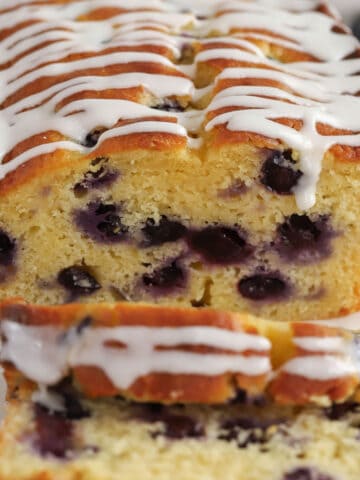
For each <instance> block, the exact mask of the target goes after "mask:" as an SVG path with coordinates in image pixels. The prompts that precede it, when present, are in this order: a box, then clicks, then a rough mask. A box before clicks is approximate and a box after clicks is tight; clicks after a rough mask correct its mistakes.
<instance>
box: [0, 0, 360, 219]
mask: <svg viewBox="0 0 360 480" xmlns="http://www.w3.org/2000/svg"><path fill="white" fill-rule="evenodd" d="M193 3H194V2H192V1H190V0H168V1H165V0H132V1H131V2H130V3H129V2H128V1H125V0H101V1H100V0H83V1H74V2H71V3H67V4H64V5H59V4H58V5H56V4H46V3H45V4H44V5H33V4H32V2H31V1H30V0H24V1H16V2H13V1H11V0H4V1H2V4H1V8H2V9H4V10H6V9H11V10H10V11H8V12H6V11H5V12H3V13H2V14H1V12H0V31H1V30H4V29H8V28H11V27H15V26H16V25H18V24H20V23H22V22H24V20H25V19H26V20H27V21H33V22H35V23H33V24H30V25H28V26H25V27H24V28H20V29H17V30H16V31H14V32H13V33H12V34H11V35H9V36H8V37H6V38H5V39H4V40H3V41H1V42H0V58H1V61H2V62H3V64H4V65H5V64H6V63H7V62H10V65H9V66H8V67H7V68H5V69H3V70H1V71H0V102H4V101H6V99H8V98H9V97H10V96H11V95H13V94H15V93H16V92H17V91H18V90H19V89H21V88H23V87H26V86H27V85H29V84H30V83H37V82H38V81H39V79H40V78H41V77H45V76H47V77H53V79H54V82H55V84H54V85H52V86H50V87H47V88H46V87H44V88H40V87H39V91H38V92H37V93H34V94H30V95H29V96H27V97H26V98H24V99H19V100H18V101H17V102H15V103H14V104H12V105H9V106H8V107H7V108H4V109H3V110H2V111H1V112H0V127H1V130H0V131H1V133H0V179H1V178H3V177H4V176H5V175H6V174H8V173H9V172H11V171H12V170H14V169H15V168H17V167H18V166H19V165H21V164H22V163H24V162H26V161H28V160H29V159H31V158H33V157H35V156H38V155H42V154H44V153H51V152H54V151H56V150H59V149H69V150H73V151H78V152H79V153H80V154H81V153H84V154H87V153H89V150H88V149H85V148H84V147H82V146H81V142H82V141H83V140H84V137H85V136H86V134H87V133H88V132H89V131H90V130H91V129H93V128H95V127H97V126H100V125H103V126H106V127H107V128H111V130H109V131H108V132H106V133H104V134H103V135H102V136H101V137H100V139H99V142H100V143H101V142H103V141H104V140H106V138H109V137H114V136H118V137H120V136H122V135H129V134H133V133H138V132H142V131H146V132H151V133H155V132H164V133H167V134H170V135H177V136H181V137H185V138H187V140H188V145H189V147H190V148H198V147H199V146H201V143H202V142H201V139H196V138H192V137H193V136H194V135H195V136H196V134H197V133H199V131H201V129H202V128H203V126H204V127H205V128H206V130H211V129H213V128H214V127H216V126H219V125H226V127H227V128H228V129H229V130H231V131H248V132H253V133H258V134H262V135H265V136H267V137H270V138H274V139H279V140H280V141H281V142H283V143H284V145H286V146H289V147H290V148H293V149H296V150H297V151H298V152H299V153H300V162H299V167H300V169H301V170H302V172H303V176H302V177H301V179H300V181H299V183H298V185H297V187H296V188H295V189H294V194H295V197H296V201H297V204H298V207H299V208H300V209H302V210H307V209H310V208H311V207H312V206H313V205H314V203H315V201H316V185H317V182H318V180H319V176H320V174H321V168H322V160H323V157H324V154H325V152H326V151H327V150H329V149H330V148H331V147H333V146H334V145H337V144H342V145H349V146H353V147H354V146H359V145H360V134H357V133H356V132H360V119H359V116H358V114H357V113H358V111H359V109H360V99H359V98H358V97H356V96H355V95H356V94H357V93H358V92H359V91H360V74H359V72H360V59H353V60H343V58H345V57H346V56H347V55H349V54H351V53H352V52H353V51H354V50H355V49H356V48H358V46H359V45H358V43H357V41H356V39H355V38H354V37H352V36H351V35H347V34H339V33H335V32H333V31H332V29H333V27H334V26H335V25H336V24H337V22H338V19H337V18H333V17H331V16H328V15H325V14H322V13H320V12H317V11H315V10H316V9H317V8H318V7H319V6H320V5H322V4H324V2H319V1H317V0H256V1H252V2H248V1H242V0H231V1H225V2H222V1H220V0H214V1H212V2H209V1H208V0H197V2H196V4H195V5H193ZM102 7H119V8H121V9H124V10H125V11H123V12H121V13H120V14H118V15H116V16H115V17H112V18H110V19H108V20H106V21H76V19H77V17H79V16H81V15H85V14H86V13H88V12H91V11H93V10H96V9H98V8H102ZM189 12H193V13H189ZM196 15H198V17H196ZM269 18H271V22H269ZM233 28H238V29H248V30H249V32H244V31H239V32H235V33H231V34H230V35H229V31H230V30H231V29H233ZM214 32H217V33H218V34H219V35H221V36H218V37H212V38H207V36H208V35H209V34H210V33H214ZM279 35H280V37H279ZM193 41H195V42H199V43H200V44H203V46H204V47H205V50H201V51H200V52H199V53H198V54H197V55H196V58H195V62H194V64H193V65H176V64H175V63H173V61H172V60H173V59H177V58H179V57H180V56H181V51H182V47H183V46H185V45H186V44H187V43H192V42H193ZM257 41H265V42H270V43H274V44H276V45H280V46H282V47H283V48H290V49H292V50H295V51H298V52H300V55H301V54H302V53H303V52H307V53H309V54H310V55H312V56H313V57H316V58H318V60H319V61H318V62H298V63H292V64H286V65H285V64H281V63H279V62H277V61H275V60H271V59H269V58H266V56H265V54H264V53H263V52H262V50H261V49H260V48H259V47H258V46H257V45H255V43H254V42H257ZM213 42H218V43H219V42H220V43H221V44H222V46H221V48H220V47H219V46H217V47H216V46H211V44H212V43H213ZM149 46H153V47H165V48H166V51H167V52H168V55H169V58H167V57H166V56H164V55H160V54H158V53H150V52H149V51H145V49H146V48H147V47H149ZM120 47H122V48H125V51H116V48H120ZM134 47H138V48H139V49H140V50H142V51H131V49H132V48H134ZM109 48H112V49H114V50H115V51H112V52H106V49H109ZM83 52H90V53H91V52H93V54H94V55H92V56H90V57H88V58H81V59H75V60H72V61H67V62H64V61H61V59H62V58H64V57H66V56H68V55H76V54H81V53H83ZM95 55H96V56H95ZM171 56H173V59H171ZM214 59H230V60H236V61H238V62H240V63H244V64H248V66H247V67H241V68H228V69H225V70H224V71H223V72H222V73H221V74H220V76H219V78H218V80H221V79H231V78H235V79H236V78H238V79H240V78H248V77H253V78H258V79H263V80H273V81H275V82H280V83H281V84H282V85H283V86H284V87H285V89H288V90H289V92H286V91H285V90H284V89H281V88H279V87H275V86H274V87H271V88H270V87H266V88H265V87H257V86H247V87H240V86H239V87H236V88H229V89H226V90H223V91H221V92H219V93H218V94H217V95H216V96H215V97H214V98H213V99H212V102H211V104H210V105H209V107H208V108H207V109H205V110H200V111H198V110H191V109H188V111H187V112H184V113H183V114H175V113H173V112H161V111H157V110H154V109H152V108H150V107H148V106H145V105H139V104H137V103H135V102H130V101H121V100H108V101H105V100H85V99H83V100H76V101H72V102H70V103H69V104H68V105H66V106H65V107H63V108H61V109H58V108H57V106H58V105H59V102H61V101H62V100H66V99H67V98H70V96H71V95H76V94H80V93H81V92H83V91H85V90H91V91H94V92H101V91H104V90H110V89H119V88H132V87H138V86H141V85H142V86H143V87H144V88H145V89H146V90H148V92H150V93H151V94H152V95H153V96H154V97H155V99H159V103H161V101H162V100H163V99H164V98H166V97H169V96H174V97H187V98H189V99H190V100H192V101H197V100H198V99H199V98H201V95H202V94H205V93H208V91H209V90H200V91H197V90H196V89H195V87H194V81H195V77H196V72H197V65H199V63H201V62H208V61H211V60H214ZM140 63H141V64H147V65H157V66H158V67H159V68H161V67H165V68H168V69H170V70H171V72H173V75H169V74H167V73H165V74H164V73H146V72H138V71H137V68H136V65H139V64H140ZM125 64H131V65H134V69H133V71H131V72H124V73H121V74H115V75H110V74H107V75H105V74H104V72H103V73H101V74H100V73H99V74H98V73H97V74H94V75H93V74H92V75H89V74H88V71H89V69H96V70H99V71H100V70H101V69H104V67H110V66H113V65H124V66H125ZM249 64H250V65H251V66H252V67H251V68H249ZM184 74H185V77H184ZM60 75H74V76H75V77H74V78H71V79H68V80H63V79H61V77H60ZM57 79H58V80H57ZM210 89H211V86H210ZM264 97H271V98H264ZM155 99H154V100H155ZM222 107H227V108H230V111H228V112H227V113H226V114H218V115H215V118H213V119H212V120H211V121H209V122H208V123H206V121H205V119H206V115H207V114H208V113H209V112H214V111H215V110H216V109H219V108H222ZM231 107H233V109H231ZM239 107H241V110H239ZM24 109H26V110H28V112H23V110H24ZM67 113H72V114H71V115H69V116H66V114H67ZM154 116H159V117H160V118H161V117H164V118H165V117H173V119H174V121H175V122H176V123H173V122H171V121H168V120H164V121H159V122H154V121H152V122H150V121H144V120H143V118H144V117H154ZM279 117H285V118H290V119H294V120H301V121H302V122H303V127H302V128H301V130H300V131H296V130H295V129H293V128H290V127H287V126H284V125H281V124H279V123H278V122H276V121H274V120H276V119H277V118H279ZM34 118H36V122H34V120H33V119H34ZM127 119H133V120H135V121H134V122H132V123H131V124H129V125H126V126H124V127H120V128H112V127H113V125H114V124H116V123H117V121H118V120H127ZM320 122H321V123H324V124H326V125H330V126H331V127H334V128H338V129H344V130H348V131H349V133H350V132H352V131H353V132H355V133H354V134H349V135H331V136H330V135H329V136H324V135H321V134H320V133H319V132H318V131H317V125H318V124H319V123H320ZM50 128H51V129H53V130H55V131H58V132H60V133H61V134H62V135H63V137H65V138H64V140H62V141H60V142H52V143H49V144H46V145H40V146H36V147H34V148H31V149H30V150H28V151H26V152H24V153H22V154H20V155H19V156H17V157H15V158H13V159H12V160H11V161H9V162H8V163H6V164H1V159H2V158H4V156H5V155H6V154H7V153H8V152H9V151H11V150H12V149H13V148H14V147H15V146H16V145H17V144H18V143H19V142H21V141H23V140H26V139H27V138H29V137H30V136H32V135H35V134H41V133H43V132H45V131H47V130H49V129H50Z"/></svg>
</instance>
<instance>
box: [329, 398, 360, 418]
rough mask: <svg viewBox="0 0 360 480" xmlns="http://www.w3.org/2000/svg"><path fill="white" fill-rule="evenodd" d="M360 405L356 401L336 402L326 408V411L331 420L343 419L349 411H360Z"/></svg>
mask: <svg viewBox="0 0 360 480" xmlns="http://www.w3.org/2000/svg"><path fill="white" fill-rule="evenodd" d="M359 407H360V405H359V404H358V403H354V402H346V403H336V404H334V405H332V406H331V407H328V408H325V409H324V413H325V415H326V417H327V418H328V419H329V420H341V419H342V418H344V417H346V415H348V414H349V413H354V412H358V411H359V410H360V408H359Z"/></svg>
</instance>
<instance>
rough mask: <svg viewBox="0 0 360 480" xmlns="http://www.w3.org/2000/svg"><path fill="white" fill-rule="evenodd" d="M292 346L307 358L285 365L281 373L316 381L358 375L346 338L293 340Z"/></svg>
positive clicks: (302, 338)
mask: <svg viewBox="0 0 360 480" xmlns="http://www.w3.org/2000/svg"><path fill="white" fill-rule="evenodd" d="M293 342H294V344H295V345H296V346H297V347H300V348H301V349H302V350H305V351H306V352H308V354H307V355H299V356H297V357H295V358H293V359H291V360H290V361H288V362H286V363H285V365H284V366H283V367H282V369H281V370H282V371H285V372H287V373H290V374H292V375H298V376H301V377H305V378H307V379H311V380H317V381H326V380H332V379H337V378H343V377H345V376H348V375H359V371H358V369H357V365H356V363H355V362H354V359H353V355H352V351H351V350H352V344H351V342H350V341H349V340H347V339H345V337H341V336H333V337H324V336H311V337H294V339H293Z"/></svg>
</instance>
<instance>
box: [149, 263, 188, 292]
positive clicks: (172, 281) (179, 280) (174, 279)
mask: <svg viewBox="0 0 360 480" xmlns="http://www.w3.org/2000/svg"><path fill="white" fill-rule="evenodd" d="M142 281H143V284H144V285H145V287H147V288H149V289H152V290H155V291H156V290H158V291H161V290H168V289H171V290H172V289H175V288H182V287H184V285H185V281H186V275H185V272H184V270H183V269H182V268H181V267H180V266H179V265H178V262H177V260H174V261H173V262H171V263H170V264H168V265H165V266H164V267H161V268H158V269H157V270H154V271H153V272H152V273H151V274H147V273H146V274H144V275H143V277H142Z"/></svg>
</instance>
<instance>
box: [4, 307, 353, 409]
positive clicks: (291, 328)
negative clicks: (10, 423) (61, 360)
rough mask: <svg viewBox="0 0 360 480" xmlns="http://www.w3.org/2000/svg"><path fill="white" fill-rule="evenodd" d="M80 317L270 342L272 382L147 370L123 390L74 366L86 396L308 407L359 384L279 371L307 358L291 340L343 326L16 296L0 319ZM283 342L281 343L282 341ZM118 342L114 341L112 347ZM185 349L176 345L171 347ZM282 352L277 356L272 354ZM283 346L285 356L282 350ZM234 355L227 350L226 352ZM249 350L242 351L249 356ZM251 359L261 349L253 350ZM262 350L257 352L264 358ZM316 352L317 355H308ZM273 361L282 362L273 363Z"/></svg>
mask: <svg viewBox="0 0 360 480" xmlns="http://www.w3.org/2000/svg"><path fill="white" fill-rule="evenodd" d="M85 318H87V319H91V327H116V326H146V327H173V328H178V327H184V326H211V327H217V328H222V329H227V330H231V331H244V332H247V333H249V334H258V335H261V336H263V337H265V338H267V339H268V340H270V341H271V344H272V352H271V355H272V357H273V358H274V359H275V358H277V359H278V360H277V361H275V360H274V361H273V368H274V369H275V365H276V369H275V370H274V373H275V375H274V379H273V380H272V381H271V382H270V384H269V383H268V382H269V376H268V374H264V375H258V376H254V375H245V374H239V373H238V374H236V373H225V374H223V375H217V376H205V375H185V374H177V375H173V374H166V373H152V374H149V375H146V376H142V377H139V378H138V379H137V380H136V381H135V382H134V383H133V384H132V385H131V386H130V387H129V388H128V389H125V390H124V389H119V388H117V387H116V386H115V385H114V384H113V383H112V382H111V380H110V379H109V378H108V377H107V376H106V374H105V372H104V371H102V370H101V369H100V368H98V367H96V366H81V365H79V366H75V367H74V368H73V370H72V374H73V376H74V379H75V382H76V384H77V385H78V387H79V388H80V389H81V390H82V391H83V393H84V394H85V395H87V396H89V397H92V398H99V397H104V396H105V397H108V396H116V395H123V396H125V397H127V398H130V399H133V400H136V401H141V402H151V401H153V402H154V401H155V402H161V403H208V404H218V403H224V402H227V401H229V400H230V399H231V398H232V397H234V395H235V394H236V392H237V390H238V389H242V390H245V391H246V392H248V393H249V394H251V395H252V394H254V395H256V394H259V393H265V392H267V391H268V392H269V393H270V395H271V396H272V397H273V398H274V400H275V401H276V402H278V403H282V404H283V403H284V404H300V405H303V404H307V403H312V402H317V401H318V400H319V399H321V401H324V399H326V401H327V402H339V401H344V400H346V399H348V398H350V397H351V396H352V395H353V393H354V392H355V389H356V388H357V386H358V383H359V382H358V378H357V376H355V375H344V376H343V377H341V378H334V379H331V380H326V381H322V380H314V379H309V378H305V377H300V376H298V375H294V374H289V373H288V372H286V370H283V366H285V365H286V363H287V362H288V361H290V360H291V359H292V358H295V357H304V356H306V355H308V353H309V352H306V351H304V350H302V349H300V348H294V346H293V339H294V338H295V337H319V338H323V337H339V336H340V337H342V336H344V338H345V339H346V334H344V333H343V332H342V331H341V329H335V328H331V327H327V326H325V325H314V324H307V323H294V324H291V323H289V324H287V325H284V324H278V323H276V322H270V321H266V320H263V319H260V318H255V317H252V316H250V315H247V314H235V313H229V312H222V311H216V310H210V309H193V308H178V307H159V306H154V305H147V304H129V303H117V304H111V305H110V304H68V305H62V306H37V305H30V304H27V303H25V302H23V301H22V300H20V299H13V300H11V299H10V300H7V301H5V302H3V303H2V304H0V322H1V320H9V319H11V320H12V321H15V322H17V323H21V324H24V325H37V326H45V325H47V326H48V325H52V326H57V327H64V328H65V329H69V328H71V327H74V326H75V327H76V326H77V325H79V324H80V322H82V321H83V320H84V319H85ZM284 337H285V338H287V340H286V341H285V340H284ZM115 346H116V347H117V348H123V345H120V344H118V343H117V344H116V345H115V344H114V347H115ZM185 348H186V349H188V347H185V346H181V345H179V346H178V347H177V350H179V349H180V350H184V349H185ZM189 348H190V349H191V351H197V352H198V353H202V354H207V353H224V351H221V350H219V349H214V348H211V347H207V346H206V345H201V346H199V347H197V346H195V347H189ZM279 348H281V349H282V351H281V352H278V351H277V350H278V349H279ZM284 349H287V351H284ZM227 353H228V354H230V355H231V354H233V352H227ZM252 353H254V352H252V351H251V350H248V351H245V352H243V355H244V356H247V355H251V354H252ZM256 353H257V355H258V354H259V352H256ZM268 354H269V353H267V352H266V351H263V352H260V355H263V356H266V355H268ZM312 354H319V355H321V352H320V353H318V352H312ZM279 358H281V361H280V363H279Z"/></svg>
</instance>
